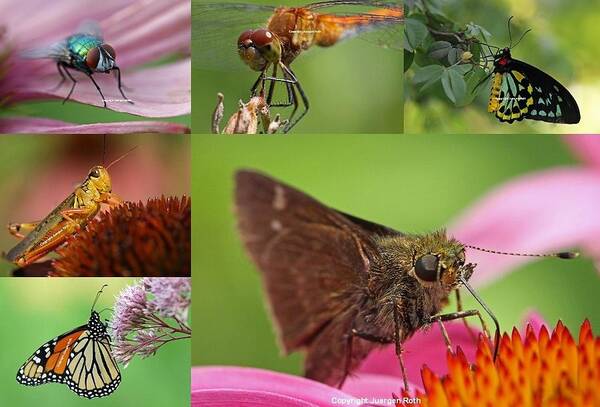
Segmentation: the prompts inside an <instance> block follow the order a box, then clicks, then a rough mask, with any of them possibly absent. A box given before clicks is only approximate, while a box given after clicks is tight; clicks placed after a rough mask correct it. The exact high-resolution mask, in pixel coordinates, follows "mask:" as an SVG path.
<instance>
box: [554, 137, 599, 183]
mask: <svg viewBox="0 0 600 407" xmlns="http://www.w3.org/2000/svg"><path fill="white" fill-rule="evenodd" d="M563 140H564V141H565V142H566V143H567V144H568V145H569V147H571V150H573V152H574V153H575V154H576V155H577V156H578V157H579V159H580V160H581V161H582V162H584V163H585V164H587V165H589V166H591V167H594V168H596V169H600V136H598V135H592V134H585V135H577V136H565V137H564V138H563ZM598 177H600V174H599V175H598Z"/></svg>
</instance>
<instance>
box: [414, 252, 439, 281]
mask: <svg viewBox="0 0 600 407" xmlns="http://www.w3.org/2000/svg"><path fill="white" fill-rule="evenodd" d="M439 261H440V260H439V259H438V257H437V256H436V255H434V254H426V255H425V256H422V257H420V258H419V259H418V260H417V262H416V263H415V274H416V275H417V277H419V278H420V279H421V280H423V281H429V282H433V281H436V280H437V278H438V264H439Z"/></svg>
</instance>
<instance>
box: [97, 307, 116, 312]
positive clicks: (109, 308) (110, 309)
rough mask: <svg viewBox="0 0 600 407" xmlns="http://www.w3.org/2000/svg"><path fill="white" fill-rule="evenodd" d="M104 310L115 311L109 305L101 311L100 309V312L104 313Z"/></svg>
mask: <svg viewBox="0 0 600 407" xmlns="http://www.w3.org/2000/svg"><path fill="white" fill-rule="evenodd" d="M104 311H113V309H112V308H111V307H107V308H104V309H103V310H101V311H98V314H102V313H103V312H104Z"/></svg>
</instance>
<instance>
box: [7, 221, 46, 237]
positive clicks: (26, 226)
mask: <svg viewBox="0 0 600 407" xmlns="http://www.w3.org/2000/svg"><path fill="white" fill-rule="evenodd" d="M38 223H40V222H39V221H36V222H28V223H17V222H11V223H9V224H8V232H9V233H10V234H11V235H13V236H15V237H17V238H19V239H23V238H24V237H25V235H27V234H28V233H29V232H31V231H32V230H33V229H35V227H36V226H37V225H38Z"/></svg>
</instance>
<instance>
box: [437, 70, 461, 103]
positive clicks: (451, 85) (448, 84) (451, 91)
mask: <svg viewBox="0 0 600 407" xmlns="http://www.w3.org/2000/svg"><path fill="white" fill-rule="evenodd" d="M442 88H444V93H445V94H446V96H448V99H450V100H451V101H452V102H453V103H454V104H456V103H457V101H461V100H463V98H464V97H465V94H466V92H467V84H466V83H465V79H464V77H463V76H462V75H461V74H460V73H459V72H458V71H456V70H455V69H444V72H443V73H442Z"/></svg>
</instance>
